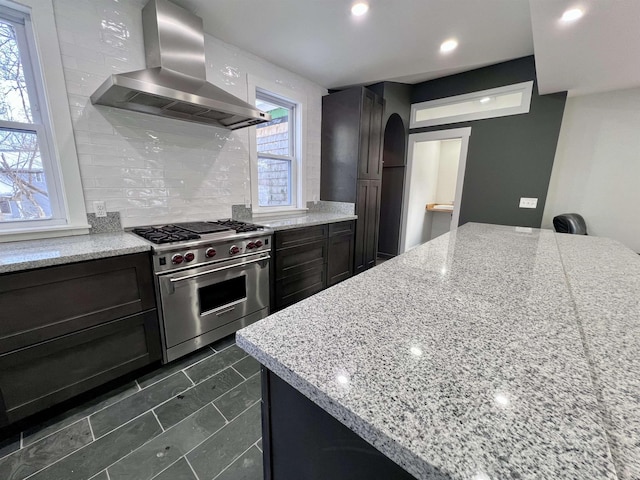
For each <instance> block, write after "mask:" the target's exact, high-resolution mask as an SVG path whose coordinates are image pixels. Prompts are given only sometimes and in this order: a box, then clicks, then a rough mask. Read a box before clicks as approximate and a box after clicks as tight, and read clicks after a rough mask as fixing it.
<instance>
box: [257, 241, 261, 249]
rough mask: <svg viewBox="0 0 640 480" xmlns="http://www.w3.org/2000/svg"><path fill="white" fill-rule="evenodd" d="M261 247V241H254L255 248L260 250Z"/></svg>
mask: <svg viewBox="0 0 640 480" xmlns="http://www.w3.org/2000/svg"><path fill="white" fill-rule="evenodd" d="M261 246H262V240H257V241H256V248H260V247H261Z"/></svg>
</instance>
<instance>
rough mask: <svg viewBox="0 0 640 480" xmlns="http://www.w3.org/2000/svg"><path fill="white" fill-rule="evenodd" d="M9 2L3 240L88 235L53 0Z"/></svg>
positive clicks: (3, 58)
mask: <svg viewBox="0 0 640 480" xmlns="http://www.w3.org/2000/svg"><path fill="white" fill-rule="evenodd" d="M6 3H7V2H5V1H4V0H0V199H2V200H4V201H5V202H6V203H5V204H4V206H2V212H1V214H0V241H13V240H21V239H30V238H42V237H49V236H52V235H54V236H59V235H77V234H81V233H88V227H89V225H87V216H86V210H85V203H84V197H83V192H82V182H81V179H80V168H79V166H78V154H77V151H76V147H75V142H74V138H73V127H72V125H71V115H70V112H69V103H68V96H67V89H66V84H65V80H64V74H63V70H62V61H61V55H60V46H59V43H58V33H57V30H56V25H55V16H54V11H53V5H52V3H51V0H20V3H19V4H18V3H13V2H11V7H10V8H9V7H8V6H6ZM45 79H46V82H45ZM8 210H10V211H11V213H8Z"/></svg>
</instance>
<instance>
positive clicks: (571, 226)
mask: <svg viewBox="0 0 640 480" xmlns="http://www.w3.org/2000/svg"><path fill="white" fill-rule="evenodd" d="M553 228H555V229H556V232H558V233H572V234H574V235H587V224H586V223H585V222H584V218H582V215H580V214H578V213H564V214H562V215H558V216H557V217H553Z"/></svg>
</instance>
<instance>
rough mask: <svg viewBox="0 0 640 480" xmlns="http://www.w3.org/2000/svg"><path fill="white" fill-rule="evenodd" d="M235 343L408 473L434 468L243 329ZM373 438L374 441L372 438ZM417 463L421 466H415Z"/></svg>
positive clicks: (412, 473)
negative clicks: (246, 333) (245, 334)
mask: <svg viewBox="0 0 640 480" xmlns="http://www.w3.org/2000/svg"><path fill="white" fill-rule="evenodd" d="M236 345H238V346H239V347H240V348H242V349H243V350H244V351H245V352H247V353H248V354H249V355H251V356H252V357H253V358H255V359H256V360H257V361H258V362H259V363H261V364H262V365H264V366H265V367H266V368H268V369H269V370H271V371H272V372H273V373H275V374H276V375H278V376H279V377H280V378H282V379H283V380H284V381H285V382H287V383H288V384H289V385H291V386H292V387H293V388H295V389H296V390H297V391H298V392H299V393H301V394H302V395H304V396H305V397H306V398H308V399H309V400H311V401H312V402H313V403H314V404H315V405H317V406H318V407H319V408H321V409H323V410H324V411H325V412H327V413H328V414H329V415H331V416H332V417H333V418H335V419H336V420H338V421H339V422H340V423H342V424H343V425H345V426H346V427H347V428H349V429H350V430H351V431H353V432H354V433H355V434H357V435H358V436H359V437H360V438H362V439H363V440H364V441H365V442H367V443H368V444H370V445H371V446H372V447H374V448H375V449H377V450H379V451H380V452H381V453H382V454H384V455H385V456H386V457H387V458H389V459H390V460H391V461H393V462H394V463H396V464H397V465H399V466H400V467H402V468H403V469H405V470H406V471H407V472H409V473H410V474H411V475H414V476H416V477H420V476H421V475H424V474H425V472H427V473H431V472H435V469H434V468H433V467H431V466H430V465H429V464H428V463H427V462H425V461H424V460H423V459H421V458H420V457H418V456H416V455H415V454H414V453H412V452H411V451H410V450H409V449H408V448H406V447H404V446H402V445H399V444H398V443H397V442H396V441H395V440H394V439H393V438H391V437H389V436H388V435H387V434H386V433H384V432H382V431H380V430H378V429H377V428H375V427H373V426H372V425H371V424H370V423H369V422H367V421H366V420H364V419H362V418H360V417H359V416H358V415H356V414H354V413H353V412H352V411H351V410H349V409H348V408H347V407H343V406H341V405H340V404H339V403H337V402H336V401H335V400H333V399H332V398H331V397H330V396H329V395H327V394H326V393H325V392H323V391H322V390H320V389H318V388H317V387H315V386H314V385H312V384H310V383H309V382H308V381H306V380H304V379H303V378H301V377H300V376H299V375H297V374H296V373H295V372H294V371H293V370H291V369H289V368H287V367H286V365H284V364H282V363H281V362H279V361H278V360H276V359H274V358H272V357H271V356H269V355H267V354H266V353H265V352H264V351H262V350H261V349H260V348H259V347H257V346H256V345H254V344H253V343H252V342H251V341H250V340H248V339H247V338H245V337H244V336H242V331H238V332H236ZM372 440H375V441H373V442H372ZM417 465H420V466H423V467H424V468H416V466H417ZM436 478H437V477H436Z"/></svg>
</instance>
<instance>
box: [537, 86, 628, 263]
mask: <svg viewBox="0 0 640 480" xmlns="http://www.w3.org/2000/svg"><path fill="white" fill-rule="evenodd" d="M561 213H579V214H581V215H582V216H583V217H584V218H585V220H586V222H587V228H588V230H589V233H590V234H592V235H597V236H604V237H611V238H614V239H616V240H619V241H620V242H622V243H624V244H625V245H627V246H628V247H630V248H631V249H633V250H635V251H636V252H640V89H631V90H619V91H615V92H607V93H600V94H594V95H586V96H580V97H572V98H568V99H567V104H566V107H565V111H564V118H563V121H562V128H561V130H560V138H559V141H558V149H557V151H556V157H555V161H554V164H553V172H552V174H551V181H550V184H549V193H548V195H547V202H546V206H545V211H544V216H543V221H542V226H543V228H553V224H552V220H553V217H554V216H555V215H558V214H561Z"/></svg>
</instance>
